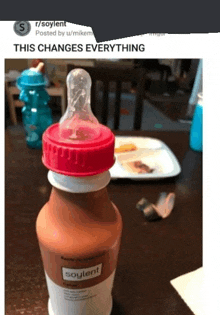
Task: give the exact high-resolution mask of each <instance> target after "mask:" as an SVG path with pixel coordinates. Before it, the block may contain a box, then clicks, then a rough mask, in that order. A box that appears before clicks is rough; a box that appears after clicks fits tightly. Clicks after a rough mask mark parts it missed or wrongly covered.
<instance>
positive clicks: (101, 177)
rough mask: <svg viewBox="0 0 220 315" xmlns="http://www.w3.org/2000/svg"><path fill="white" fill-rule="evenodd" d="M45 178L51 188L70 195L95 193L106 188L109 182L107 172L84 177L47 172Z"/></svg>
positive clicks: (108, 173)
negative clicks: (70, 193)
mask: <svg viewBox="0 0 220 315" xmlns="http://www.w3.org/2000/svg"><path fill="white" fill-rule="evenodd" d="M47 177H48V180H49V182H50V183H51V185H52V186H54V187H56V188H58V189H60V190H64V191H67V192H72V193H86V192H91V191H97V190H100V189H102V188H104V187H106V186H107V185H108V183H109V182H110V180H111V176H110V172H109V171H107V172H104V173H102V174H98V175H94V176H85V177H74V176H66V175H62V174H58V173H55V172H52V171H49V172H48V175H47Z"/></svg>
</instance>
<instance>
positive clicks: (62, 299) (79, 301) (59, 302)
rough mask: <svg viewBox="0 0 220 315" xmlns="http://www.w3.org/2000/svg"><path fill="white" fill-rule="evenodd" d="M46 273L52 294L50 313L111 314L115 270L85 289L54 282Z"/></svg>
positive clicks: (50, 314)
mask: <svg viewBox="0 0 220 315" xmlns="http://www.w3.org/2000/svg"><path fill="white" fill-rule="evenodd" d="M45 275H46V281H47V287H48V291H49V295H50V302H49V303H50V307H49V315H60V314H65V315H75V314H77V315H78V314H86V315H90V314H91V315H94V314H96V315H97V314H99V315H108V314H110V312H111V308H112V297H111V290H112V286H113V280H114V275H115V272H113V273H112V274H111V275H110V276H109V277H108V278H107V279H105V280H104V281H102V282H101V283H99V284H96V285H95V286H92V287H89V288H84V289H67V288H63V287H61V286H59V285H57V284H56V283H54V282H53V281H52V280H51V279H50V278H49V277H48V275H47V273H46V272H45Z"/></svg>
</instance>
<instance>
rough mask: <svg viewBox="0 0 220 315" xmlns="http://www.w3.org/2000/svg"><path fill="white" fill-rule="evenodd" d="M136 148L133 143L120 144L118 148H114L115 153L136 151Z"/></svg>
mask: <svg viewBox="0 0 220 315" xmlns="http://www.w3.org/2000/svg"><path fill="white" fill-rule="evenodd" d="M137 149H138V148H137V147H136V145H135V144H133V143H127V144H122V145H120V146H119V147H118V148H115V153H123V152H130V151H136V150H137Z"/></svg>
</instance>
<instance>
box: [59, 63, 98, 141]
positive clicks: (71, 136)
mask: <svg viewBox="0 0 220 315" xmlns="http://www.w3.org/2000/svg"><path fill="white" fill-rule="evenodd" d="M66 83H67V99H68V106H67V110H66V112H65V114H64V115H63V117H62V118H61V119H60V122H59V123H60V134H61V137H62V138H65V140H71V141H73V140H91V139H95V138H97V137H98V136H99V134H100V128H99V126H100V124H99V122H98V120H97V119H96V117H95V116H94V115H93V113H92V111H91V107H90V90H91V84H92V81H91V78H90V75H89V74H88V73H87V72H86V71H85V70H83V69H74V70H72V71H70V73H69V74H68V76H67V79H66Z"/></svg>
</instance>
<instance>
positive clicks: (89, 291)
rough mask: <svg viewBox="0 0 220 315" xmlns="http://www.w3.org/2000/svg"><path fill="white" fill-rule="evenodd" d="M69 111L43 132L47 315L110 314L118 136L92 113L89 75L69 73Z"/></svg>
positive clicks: (117, 219)
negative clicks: (112, 187)
mask: <svg viewBox="0 0 220 315" xmlns="http://www.w3.org/2000/svg"><path fill="white" fill-rule="evenodd" d="M67 88H68V107H67V111H66V113H65V114H64V116H63V117H62V118H61V120H60V122H59V123H57V124H54V125H52V126H50V127H49V128H48V129H47V130H46V131H45V133H44V135H43V163H44V165H45V166H46V167H47V168H48V169H49V172H48V179H49V182H50V183H51V184H52V186H53V187H52V191H51V195H50V198H49V201H48V202H47V203H46V205H45V206H44V207H43V208H42V209H41V211H40V213H39V215H38V218H37V223H36V231H37V237H38V241H39V246H40V250H41V255H42V260H43V265H44V270H45V276H46V282H47V287H48V291H49V302H48V310H49V315H109V314H110V313H111V309H112V295H111V291H112V286H113V280H114V275H115V270H116V264H117V257H118V251H119V245H120V238H121V230H122V220H121V216H120V213H119V211H118V209H117V208H116V206H115V205H114V204H113V203H112V202H111V201H110V199H109V197H108V193H107V190H106V186H107V184H108V183H109V181H110V174H109V169H110V168H111V167H112V165H113V164H114V135H113V133H112V132H111V131H110V129H109V128H107V127H106V126H103V125H101V124H99V122H98V120H97V119H96V118H95V117H94V116H93V114H92V112H91V109H90V88H91V78H90V76H89V74H88V73H87V72H86V71H85V70H83V69H75V70H72V71H71V72H70V73H69V75H68V76H67Z"/></svg>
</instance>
